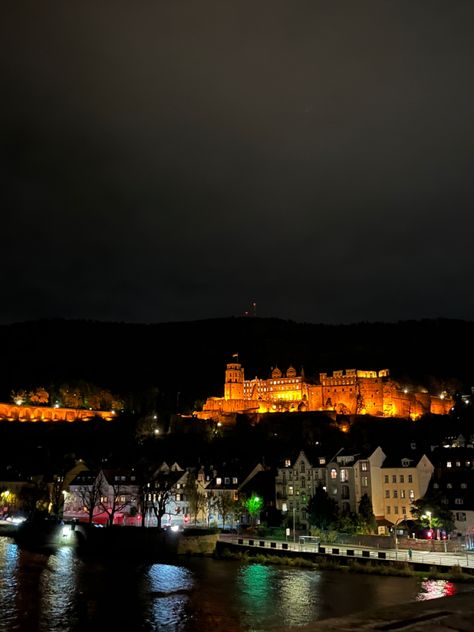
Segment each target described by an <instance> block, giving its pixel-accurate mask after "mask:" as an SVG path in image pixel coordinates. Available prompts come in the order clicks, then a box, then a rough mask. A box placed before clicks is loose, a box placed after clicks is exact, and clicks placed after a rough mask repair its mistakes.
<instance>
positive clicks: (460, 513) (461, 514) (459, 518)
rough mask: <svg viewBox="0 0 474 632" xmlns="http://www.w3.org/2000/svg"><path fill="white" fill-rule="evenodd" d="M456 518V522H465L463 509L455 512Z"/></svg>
mask: <svg viewBox="0 0 474 632" xmlns="http://www.w3.org/2000/svg"><path fill="white" fill-rule="evenodd" d="M456 520H457V521H458V522H466V514H465V513H464V511H457V512H456Z"/></svg>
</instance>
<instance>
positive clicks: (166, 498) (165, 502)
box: [147, 470, 183, 529]
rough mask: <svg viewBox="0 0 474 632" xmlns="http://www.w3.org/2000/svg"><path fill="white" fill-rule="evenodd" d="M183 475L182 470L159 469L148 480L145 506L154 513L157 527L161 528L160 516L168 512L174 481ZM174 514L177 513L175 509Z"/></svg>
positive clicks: (173, 492)
mask: <svg viewBox="0 0 474 632" xmlns="http://www.w3.org/2000/svg"><path fill="white" fill-rule="evenodd" d="M182 476H183V472H182V471H178V472H173V471H171V470H169V471H159V472H158V473H157V474H156V475H155V476H154V479H153V480H152V481H150V486H149V487H148V486H147V487H148V489H149V491H148V494H147V508H150V509H151V510H152V511H153V513H154V514H155V517H156V520H157V523H158V528H159V529H161V522H162V518H163V516H164V515H165V514H166V513H170V506H169V505H170V503H171V502H172V501H173V497H174V495H175V492H176V483H177V482H178V480H179V479H180V478H181V477H182ZM174 513H175V515H176V514H177V513H178V510H176V511H175V512H174Z"/></svg>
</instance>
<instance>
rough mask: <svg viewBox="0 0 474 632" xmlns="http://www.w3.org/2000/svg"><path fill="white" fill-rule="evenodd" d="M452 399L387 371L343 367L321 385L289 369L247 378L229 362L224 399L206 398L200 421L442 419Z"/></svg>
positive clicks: (322, 375) (322, 376)
mask: <svg viewBox="0 0 474 632" xmlns="http://www.w3.org/2000/svg"><path fill="white" fill-rule="evenodd" d="M452 405H453V401H452V400H451V399H450V398H449V397H447V396H446V394H441V395H431V394H429V393H428V392H426V391H421V390H419V391H413V390H409V389H407V388H402V387H401V386H400V385H399V384H398V383H397V382H395V381H394V380H392V379H391V378H390V372H389V370H388V369H383V370H381V371H360V370H357V369H346V370H345V371H333V374H332V375H328V374H327V373H320V374H319V383H317V384H311V383H309V382H307V381H306V380H305V377H304V375H303V374H300V375H297V372H296V370H295V369H294V368H293V367H292V366H290V367H289V369H288V370H287V371H286V372H285V374H283V373H282V371H281V370H280V369H279V368H278V367H275V368H273V369H272V371H271V377H270V378H269V379H266V380H265V379H259V378H258V377H255V378H254V379H253V380H246V379H245V376H244V369H243V367H242V365H241V364H240V363H239V362H238V361H235V362H231V363H229V364H227V368H226V372H225V383H224V397H209V398H208V399H207V400H206V403H205V404H204V406H203V409H202V411H198V412H196V413H195V414H196V416H197V417H198V418H200V419H216V420H221V421H222V420H223V421H225V420H226V417H227V418H228V416H229V414H231V413H257V412H258V413H272V412H301V411H317V410H319V411H335V412H336V413H338V414H347V415H354V414H359V415H364V414H368V415H375V416H381V417H406V418H408V417H410V418H412V419H417V418H418V417H421V415H423V414H425V413H433V414H438V415H445V414H447V413H448V412H449V410H450V409H451V407H452Z"/></svg>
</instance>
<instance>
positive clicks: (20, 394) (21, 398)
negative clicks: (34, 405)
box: [10, 389, 28, 406]
mask: <svg viewBox="0 0 474 632" xmlns="http://www.w3.org/2000/svg"><path fill="white" fill-rule="evenodd" d="M10 397H11V399H12V402H13V403H14V404H17V406H21V405H22V404H27V403H28V394H27V392H26V391H25V390H24V389H20V390H19V391H11V393H10Z"/></svg>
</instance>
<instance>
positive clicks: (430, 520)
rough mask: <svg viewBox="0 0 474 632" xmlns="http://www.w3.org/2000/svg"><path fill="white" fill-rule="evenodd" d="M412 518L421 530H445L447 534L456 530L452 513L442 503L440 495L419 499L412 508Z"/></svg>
mask: <svg viewBox="0 0 474 632" xmlns="http://www.w3.org/2000/svg"><path fill="white" fill-rule="evenodd" d="M411 513H412V516H413V517H414V518H415V520H416V522H417V525H418V527H419V528H421V529H428V528H431V527H432V528H433V529H444V530H445V531H446V533H450V532H451V531H453V530H454V520H453V514H452V512H451V511H450V510H449V509H448V508H447V507H446V506H445V505H444V504H443V503H442V502H441V497H440V496H439V495H435V494H433V495H431V496H425V497H424V498H419V499H418V500H416V501H415V502H414V503H413V505H412V506H411Z"/></svg>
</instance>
